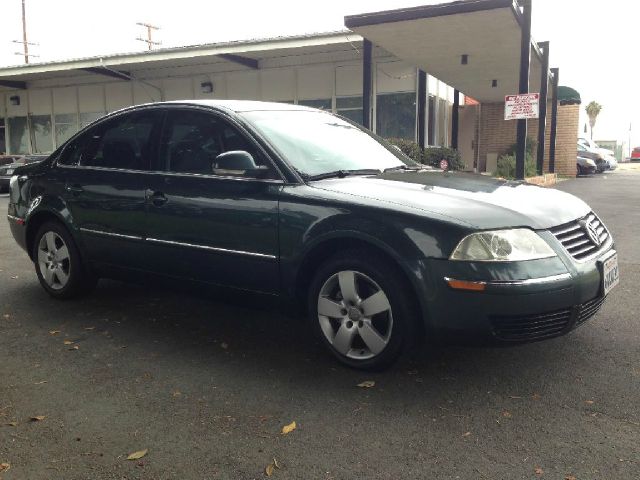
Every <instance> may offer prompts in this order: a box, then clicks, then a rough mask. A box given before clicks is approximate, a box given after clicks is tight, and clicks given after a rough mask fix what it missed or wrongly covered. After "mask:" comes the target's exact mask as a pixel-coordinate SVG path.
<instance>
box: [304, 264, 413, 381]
mask: <svg viewBox="0 0 640 480" xmlns="http://www.w3.org/2000/svg"><path fill="white" fill-rule="evenodd" d="M349 253H353V254H354V257H355V258H354V257H352V258H348V256H349ZM375 260H377V259H374V258H363V256H362V255H360V254H359V253H357V252H346V253H345V254H341V255H338V256H336V257H334V258H333V259H331V260H330V261H329V262H327V264H326V265H325V266H323V267H322V268H321V269H320V271H319V272H318V273H317V275H316V277H315V279H314V282H313V283H312V287H311V291H310V298H309V309H310V315H311V318H312V320H314V324H315V330H316V333H317V335H318V336H319V337H320V339H321V340H322V341H323V343H325V344H326V345H327V346H328V347H329V349H330V350H331V352H332V353H333V354H334V355H335V356H336V357H337V358H338V359H339V360H340V361H341V362H342V363H345V364H347V365H349V366H350V367H354V368H361V369H380V368H383V367H385V366H387V365H389V364H390V363H392V362H393V361H395V360H396V359H397V357H398V356H399V355H400V353H401V352H402V347H403V346H404V341H405V339H406V338H407V333H408V332H407V330H408V328H410V322H411V321H413V319H412V318H411V317H412V315H411V308H410V305H411V301H410V299H409V298H408V296H407V293H406V290H408V289H406V287H405V288H404V289H403V288H402V286H404V285H405V284H406V282H405V281H404V280H403V279H402V278H401V277H400V275H399V274H398V273H397V272H396V269H395V268H394V267H393V266H392V265H390V264H388V262H386V261H385V260H383V259H380V262H377V261H375Z"/></svg>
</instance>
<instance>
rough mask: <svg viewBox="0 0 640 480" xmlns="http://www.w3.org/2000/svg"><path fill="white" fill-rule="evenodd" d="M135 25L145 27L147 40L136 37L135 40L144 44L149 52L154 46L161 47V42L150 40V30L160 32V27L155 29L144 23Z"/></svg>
mask: <svg viewBox="0 0 640 480" xmlns="http://www.w3.org/2000/svg"><path fill="white" fill-rule="evenodd" d="M136 25H140V26H141V27H145V28H146V29H147V38H142V37H138V38H136V40H140V41H141V42H144V43H146V44H147V46H148V47H149V50H151V49H152V48H153V46H154V45H162V42H154V41H153V38H152V30H160V27H156V26H155V25H151V24H149V23H144V22H137V23H136Z"/></svg>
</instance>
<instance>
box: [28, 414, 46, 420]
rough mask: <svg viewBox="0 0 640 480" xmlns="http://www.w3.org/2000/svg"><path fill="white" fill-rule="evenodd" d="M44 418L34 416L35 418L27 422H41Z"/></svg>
mask: <svg viewBox="0 0 640 480" xmlns="http://www.w3.org/2000/svg"><path fill="white" fill-rule="evenodd" d="M45 418H47V417H45V416H44V415H36V416H35V417H31V418H30V419H29V420H31V421H32V422H41V421H42V420H44V419H45Z"/></svg>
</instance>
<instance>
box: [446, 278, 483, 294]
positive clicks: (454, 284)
mask: <svg viewBox="0 0 640 480" xmlns="http://www.w3.org/2000/svg"><path fill="white" fill-rule="evenodd" d="M445 280H446V282H447V285H449V286H450V287H451V288H453V289H455V290H468V291H471V292H482V291H484V290H485V288H487V284H486V283H485V282H468V281H466V280H454V279H453V278H445Z"/></svg>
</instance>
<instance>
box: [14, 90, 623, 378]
mask: <svg viewBox="0 0 640 480" xmlns="http://www.w3.org/2000/svg"><path fill="white" fill-rule="evenodd" d="M15 173H16V175H14V176H13V177H12V179H11V192H10V197H9V206H8V219H9V225H10V229H11V232H12V233H13V236H14V237H15V239H16V241H17V243H18V244H19V245H20V246H21V247H22V248H23V249H25V250H26V252H27V253H28V255H29V257H30V259H31V260H32V261H33V263H34V267H35V273H36V275H37V278H38V280H39V281H40V283H41V285H42V287H43V289H44V290H45V291H46V292H47V293H48V294H49V295H51V296H52V297H54V298H58V299H64V298H70V297H74V296H78V295H81V294H85V293H87V292H88V291H89V290H91V288H92V287H94V286H95V284H96V279H97V278H98V277H116V278H123V279H129V280H131V279H132V278H135V276H136V275H141V274H142V278H145V279H147V281H148V280H149V279H150V278H151V277H152V276H155V275H159V276H164V277H165V278H168V279H171V280H170V281H172V282H174V284H176V285H182V284H187V283H188V282H190V281H196V282H199V283H207V284H210V285H218V286H224V287H227V288H229V287H231V288H236V289H240V290H244V291H254V292H259V293H262V294H265V295H266V296H268V297H270V298H272V297H273V296H277V297H280V298H281V300H283V301H282V305H283V306H284V307H285V308H287V309H291V310H294V309H295V306H296V305H298V306H304V307H305V309H306V311H307V312H308V315H307V317H308V320H309V322H310V327H311V328H312V329H313V330H314V331H315V333H316V335H317V336H318V339H319V341H320V342H322V343H323V344H324V345H325V346H326V347H327V349H328V351H330V352H331V353H332V354H333V355H335V357H336V358H337V359H338V360H340V361H341V362H343V363H345V364H346V365H349V366H351V367H355V368H363V369H372V368H381V367H384V366H386V365H388V364H390V363H391V362H392V361H394V360H395V359H396V358H397V357H398V355H400V353H401V352H402V351H405V350H407V349H409V348H411V347H413V346H415V345H416V342H417V344H418V345H420V343H421V342H420V339H423V340H426V339H427V338H429V339H432V340H434V341H435V340H437V339H438V338H439V339H440V340H446V339H454V341H456V342H460V341H463V339H467V340H468V339H473V340H474V341H476V342H477V341H485V342H486V341H488V342H491V343H499V344H518V343H522V342H531V341H537V340H543V339H547V338H552V337H556V336H559V335H563V334H565V333H568V332H569V331H571V330H573V329H574V328H576V327H578V326H580V325H582V324H584V322H585V321H587V320H588V319H589V318H591V317H593V315H595V313H596V312H597V311H598V310H599V309H600V307H601V306H602V304H603V303H604V301H605V298H606V297H607V294H608V293H609V291H610V290H611V289H612V288H614V287H615V285H616V284H617V283H618V260H617V258H618V257H617V254H616V250H615V246H614V241H613V238H612V236H611V234H610V232H609V231H608V230H607V228H606V226H605V225H604V223H603V222H602V220H601V219H599V218H598V216H597V215H596V214H595V213H594V212H593V211H592V209H591V207H589V205H587V204H586V203H584V202H583V201H582V200H580V199H579V198H577V197H574V196H573V195H570V194H568V193H565V192H561V191H559V190H555V189H547V188H541V187H537V186H534V185H529V184H527V183H525V182H514V181H507V180H499V179H495V178H487V177H485V176H482V175H477V174H472V173H466V172H447V171H443V170H440V169H435V168H431V167H427V166H425V165H422V164H419V163H416V162H414V161H413V160H411V159H410V158H409V157H407V156H405V155H404V154H402V153H401V152H399V151H398V150H397V149H396V148H393V147H392V146H391V145H390V144H389V143H387V142H385V141H384V140H382V139H381V138H379V137H377V136H376V135H375V134H373V133H372V132H370V131H368V130H366V129H364V128H362V127H361V126H359V125H357V124H356V123H354V122H351V121H348V120H346V119H344V118H342V117H339V116H337V115H333V114H332V113H328V112H325V111H321V110H316V109H312V108H307V107H302V106H298V105H285V104H277V103H266V102H250V101H205V100H201V101H196V100H190V101H183V102H164V103H155V104H150V105H143V106H137V107H132V108H128V109H125V110H120V111H118V112H115V113H113V114H111V115H108V116H106V117H104V118H102V119H101V120H98V121H97V122H95V123H93V124H92V125H90V126H89V127H87V128H86V129H84V130H82V131H81V132H79V133H78V134H76V135H75V136H74V137H73V138H71V139H70V140H69V141H68V142H66V143H65V144H64V145H63V146H62V147H60V148H59V149H58V150H57V151H56V152H54V153H53V154H52V155H51V157H50V158H49V159H48V160H46V161H44V162H41V163H40V164H37V165H26V166H23V167H20V168H19V169H18V170H17V171H16V172H15ZM41 307H42V308H43V309H47V308H51V307H50V306H49V305H48V304H47V303H46V302H43V303H42V305H41ZM60 308H62V307H60ZM270 328H278V327H276V326H274V325H272V326H270ZM282 328H288V327H286V326H283V327H282ZM278 348H286V347H285V346H284V345H280V346H278Z"/></svg>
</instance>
